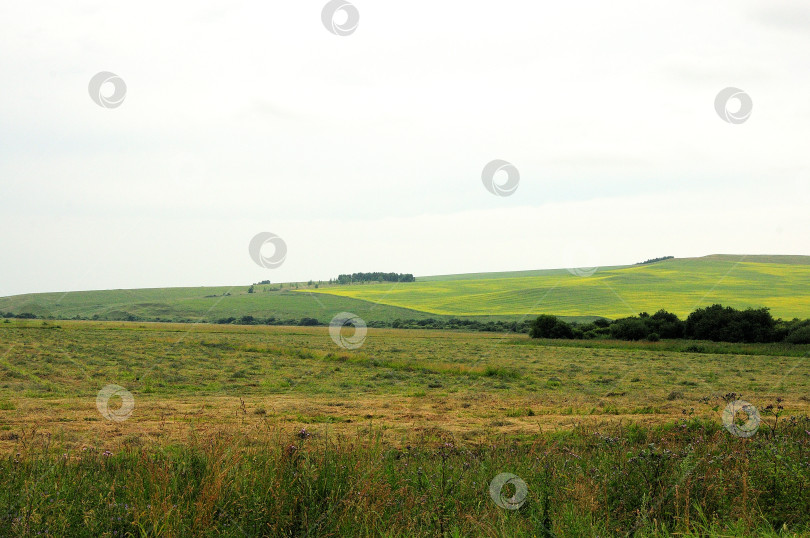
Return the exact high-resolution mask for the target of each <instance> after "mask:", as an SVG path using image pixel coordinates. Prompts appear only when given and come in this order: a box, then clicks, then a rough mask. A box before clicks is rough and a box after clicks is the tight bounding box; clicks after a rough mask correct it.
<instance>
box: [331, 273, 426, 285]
mask: <svg viewBox="0 0 810 538" xmlns="http://www.w3.org/2000/svg"><path fill="white" fill-rule="evenodd" d="M415 280H416V279H415V278H414V277H413V275H412V274H410V273H380V272H376V273H352V274H350V275H349V274H345V275H338V277H337V278H335V279H332V280H330V281H329V283H330V284H333V283H336V284H352V283H354V282H414V281H415Z"/></svg>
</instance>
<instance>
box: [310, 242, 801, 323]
mask: <svg viewBox="0 0 810 538" xmlns="http://www.w3.org/2000/svg"><path fill="white" fill-rule="evenodd" d="M526 273H528V274H526ZM586 275H587V273H586ZM808 289H810V257H807V256H784V257H782V256H709V257H704V258H683V259H673V260H666V261H662V262H658V263H653V264H648V265H634V266H626V267H618V268H605V269H599V270H596V272H595V273H593V274H592V275H590V276H577V275H575V274H572V273H571V272H569V271H567V270H551V271H539V272H535V271H529V272H518V273H492V274H486V273H483V274H472V275H451V276H447V277H428V278H419V279H417V282H413V283H404V284H394V285H391V284H374V285H354V286H341V287H331V288H324V289H321V290H316V291H319V292H321V293H322V294H334V295H341V296H343V297H347V298H353V299H362V300H366V301H371V302H376V303H379V304H385V305H390V306H399V307H403V308H410V309H413V310H419V311H423V312H430V313H433V314H440V315H467V316H476V315H484V314H488V315H500V316H514V317H518V316H529V315H536V314H539V313H545V314H553V315H562V316H585V315H594V316H603V317H607V318H613V319H615V318H619V317H624V316H631V315H636V314H638V313H639V312H643V311H647V312H650V313H652V312H655V311H657V310H659V309H661V308H665V309H666V310H669V311H670V312H674V313H676V314H678V315H679V316H686V315H688V314H689V313H690V312H692V311H693V310H694V309H695V308H698V307H702V306H707V305H711V304H713V303H721V304H723V305H727V306H734V307H736V308H747V307H755V308H756V307H762V306H767V307H769V308H771V311H772V313H773V314H774V316H775V317H782V318H785V319H792V318H793V317H800V318H806V317H810V294H808V293H807V290H808Z"/></svg>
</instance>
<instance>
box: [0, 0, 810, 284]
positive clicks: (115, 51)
mask: <svg viewBox="0 0 810 538" xmlns="http://www.w3.org/2000/svg"><path fill="white" fill-rule="evenodd" d="M325 3H326V2H325V1H323V0H303V1H295V2H276V1H262V2H258V1H257V2H238V1H234V0H229V1H227V2H211V1H199V0H197V1H194V2H190V1H189V2H165V1H163V2H148V1H142V2H135V3H132V2H129V3H123V2H109V1H105V2H90V1H74V2H55V1H53V2H49V1H38V2H3V3H2V4H0V252H2V264H0V295H11V294H17V293H26V292H39V291H67V290H80V289H107V288H139V287H163V286H197V285H229V284H246V283H250V282H255V281H259V280H264V279H269V280H272V281H274V282H279V281H290V280H306V279H310V278H312V279H316V280H317V279H324V280H325V279H328V278H330V277H333V276H336V275H337V274H338V273H344V272H353V271H397V272H409V273H414V274H416V275H430V274H443V273H464V272H480V271H501V270H519V269H539V268H552V267H568V266H579V265H583V266H593V265H611V264H622V263H633V262H637V261H642V260H644V259H646V258H650V257H656V256H664V255H674V256H678V257H684V256H701V255H705V254H711V253H750V254H756V253H774V254H810V248H808V247H810V239H809V238H808V230H809V227H808V225H810V211H808V207H809V204H808V202H810V150H808V141H810V98H808V95H810V70H809V69H808V68H807V61H808V58H810V4H806V2H800V1H796V2H764V1H758V2H749V1H741V0H730V1H715V2H706V1H702V0H701V1H698V0H695V1H684V0H677V1H671V2H661V1H657V2H649V1H641V0H639V1H616V2H603V1H592V2H586V1H572V2H553V3H552V2H526V1H525V0H519V1H517V0H516V1H499V2H473V1H469V0H467V1H464V2H461V1H458V2H456V1H443V2H428V1H419V0H413V1H410V2H406V3H403V2H380V1H374V2H372V1H369V0H356V1H353V5H354V7H355V8H356V10H357V13H358V14H359V24H358V25H357V27H356V29H355V30H354V31H353V32H349V33H348V35H336V34H334V33H332V32H330V31H329V30H328V29H327V28H326V26H325V25H324V22H323V21H322V14H323V13H322V10H323V8H324V5H325ZM803 4H805V5H803ZM345 18H346V13H345V12H338V13H337V14H336V16H335V18H334V21H335V23H336V24H337V25H338V27H341V26H342V25H345V22H346V21H345ZM344 33H346V32H344ZM102 71H108V72H111V73H114V74H116V75H117V76H118V77H120V79H121V80H122V81H124V83H125V84H126V94H125V98H124V101H123V102H122V103H121V104H120V106H117V107H114V108H104V107H102V106H99V105H98V104H96V102H94V100H93V99H92V98H91V96H90V92H89V89H88V85H89V83H90V81H91V79H92V78H93V77H94V75H96V74H97V73H99V72H102ZM727 87H735V88H739V89H741V90H743V91H744V92H745V94H747V95H748V97H750V99H751V102H752V104H753V108H752V110H751V114H750V116H749V117H748V119H747V120H745V121H744V122H742V123H729V122H727V121H724V120H723V119H722V118H721V117H720V116H719V115H718V113H717V111H716V110H715V98H716V96H717V95H718V93H719V92H720V91H721V90H723V89H724V88H727ZM111 89H112V86H111V85H110V84H107V85H105V86H104V87H102V94H103V96H109V95H110V93H111ZM739 106H740V102H739V101H737V100H736V99H732V100H731V101H730V102H729V105H728V110H729V112H730V113H732V114H734V113H735V112H736V108H735V107H739ZM495 159H502V160H505V161H508V162H509V163H511V164H512V165H514V167H515V168H516V169H517V170H518V171H519V174H520V182H519V185H518V188H517V189H516V190H515V191H514V192H513V193H512V194H511V195H509V196H497V195H495V194H492V193H491V192H489V191H488V190H487V189H486V188H485V187H484V184H483V182H482V177H481V175H482V170H483V168H484V167H485V166H486V165H487V163H489V162H490V161H493V160H495ZM505 179H506V176H505V173H501V174H499V175H498V176H497V177H496V183H499V182H503V181H505ZM259 232H272V233H274V234H277V235H278V236H279V237H281V238H282V239H283V240H284V241H285V243H286V245H287V257H286V259H285V260H284V263H283V264H281V266H279V267H277V268H274V269H268V268H264V267H260V266H259V265H257V264H256V263H254V261H253V260H252V259H251V257H250V255H249V253H248V244H249V243H250V240H251V239H252V238H253V237H254V236H255V235H256V234H257V233H259ZM268 249H269V250H268ZM264 253H265V254H266V255H272V253H273V250H272V247H268V248H266V249H265V251H264Z"/></svg>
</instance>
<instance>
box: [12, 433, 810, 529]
mask: <svg viewBox="0 0 810 538" xmlns="http://www.w3.org/2000/svg"><path fill="white" fill-rule="evenodd" d="M808 430H810V421H808V419H807V418H806V417H805V418H800V419H798V418H794V419H788V420H784V421H782V422H781V423H779V424H777V425H776V427H775V428H773V429H765V430H761V431H760V432H758V433H757V435H756V436H755V437H753V438H751V439H740V438H737V437H734V436H732V435H730V434H729V433H728V432H726V431H725V430H724V429H722V428H721V427H720V426H719V425H718V424H717V423H716V422H705V421H700V420H694V419H692V420H684V421H679V422H677V423H669V424H665V425H660V426H656V427H654V428H651V429H647V428H644V427H640V426H638V425H635V424H629V425H623V426H622V425H616V426H612V427H609V428H607V429H604V430H595V429H590V428H584V427H578V428H575V429H574V430H572V431H568V432H564V433H555V434H542V435H536V436H533V437H532V438H531V439H511V438H508V437H500V438H497V439H492V440H491V442H490V443H489V444H487V445H478V446H465V445H463V444H457V442H456V440H455V439H454V438H452V437H447V438H446V439H444V440H442V441H441V442H436V443H426V442H423V441H419V440H414V443H413V444H409V445H406V446H404V447H402V448H398V449H395V448H391V447H388V446H387V445H386V444H385V443H383V442H382V441H381V437H380V436H378V435H377V434H376V433H375V432H374V431H373V430H372V431H369V432H367V433H366V434H364V435H361V436H355V437H351V438H347V437H343V436H337V437H335V436H331V437H330V436H329V435H328V434H324V435H312V434H310V433H309V432H308V431H306V430H302V431H299V432H298V433H297V434H295V435H292V436H288V435H284V434H280V433H277V432H276V433H274V432H272V431H271V432H266V433H265V434H262V435H259V434H257V435H250V436H240V437H233V436H230V435H228V434H220V435H213V436H192V437H191V438H189V439H188V440H187V441H186V442H185V443H183V444H180V445H167V446H162V447H157V446H155V447H150V448H143V449H141V448H128V449H123V450H121V451H117V452H108V451H105V452H101V451H100V450H94V449H87V450H83V451H75V452H68V453H65V454H54V453H52V452H51V451H48V450H41V451H40V450H35V451H25V452H23V453H20V454H16V455H13V456H8V457H6V458H4V459H2V460H0V534H2V535H3V536H40V535H46V536H94V537H95V536H105V537H107V536H167V537H168V536H451V537H457V536H624V535H633V536H669V535H679V536H683V535H694V536H699V535H700V536H705V535H716V536H721V535H722V536H728V535H751V534H758V535H777V534H779V535H782V536H794V535H807V531H808V529H810V432H808ZM501 472H510V473H514V474H515V475H517V476H519V477H520V478H521V479H522V480H524V481H525V483H526V484H527V488H528V497H527V498H526V502H525V504H523V505H522V506H521V507H520V508H519V509H518V510H514V511H513V510H506V509H502V508H499V507H498V506H497V505H496V504H495V503H494V502H493V501H492V499H491V498H490V495H489V492H488V487H489V484H490V481H491V480H492V479H493V478H494V477H495V476H496V475H497V474H499V473H501ZM512 494H513V492H512V491H506V492H504V495H505V496H506V497H509V496H511V495H512Z"/></svg>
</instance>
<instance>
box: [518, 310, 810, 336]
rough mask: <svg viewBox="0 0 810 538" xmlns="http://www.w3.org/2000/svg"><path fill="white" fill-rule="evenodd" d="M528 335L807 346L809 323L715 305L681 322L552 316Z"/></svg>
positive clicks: (662, 315)
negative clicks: (575, 321)
mask: <svg viewBox="0 0 810 538" xmlns="http://www.w3.org/2000/svg"><path fill="white" fill-rule="evenodd" d="M529 334H530V336H531V337H532V338H584V339H593V338H615V339H618V340H650V341H657V340H660V339H661V338H668V339H678V338H685V339H689V340H713V341H715V342H751V343H754V342H788V343H791V344H810V320H799V319H793V320H791V321H783V320H781V319H774V318H773V316H771V313H770V312H769V311H768V309H767V308H748V309H746V310H738V309H736V308H732V307H730V306H726V307H724V306H722V305H719V304H715V305H712V306H709V307H706V308H698V309H697V310H695V311H694V312H692V313H691V314H689V316H688V317H687V318H686V319H685V320H681V319H679V318H678V316H677V315H675V314H673V313H671V312H667V311H666V310H659V311H658V312H656V313H655V314H652V315H650V314H648V313H647V312H642V313H640V314H639V315H638V316H631V317H627V318H621V319H617V320H615V321H612V322H611V321H608V320H605V319H602V320H597V321H594V322H593V323H588V324H584V325H578V324H569V323H566V322H564V321H562V320H560V319H557V318H556V317H555V316H548V315H542V316H539V317H538V318H537V319H535V320H534V321H533V322H532V325H531V328H530V331H529Z"/></svg>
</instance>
